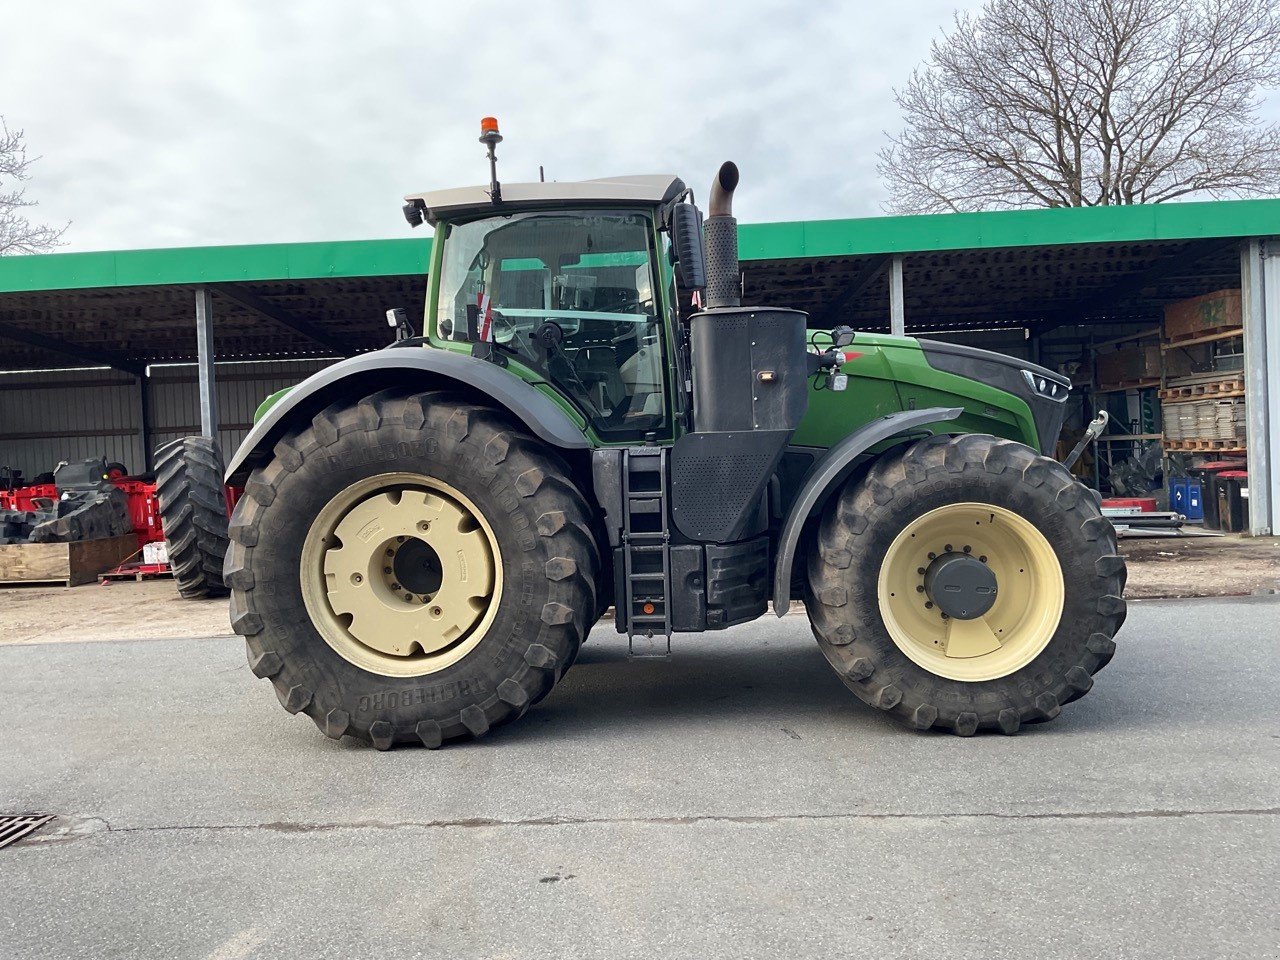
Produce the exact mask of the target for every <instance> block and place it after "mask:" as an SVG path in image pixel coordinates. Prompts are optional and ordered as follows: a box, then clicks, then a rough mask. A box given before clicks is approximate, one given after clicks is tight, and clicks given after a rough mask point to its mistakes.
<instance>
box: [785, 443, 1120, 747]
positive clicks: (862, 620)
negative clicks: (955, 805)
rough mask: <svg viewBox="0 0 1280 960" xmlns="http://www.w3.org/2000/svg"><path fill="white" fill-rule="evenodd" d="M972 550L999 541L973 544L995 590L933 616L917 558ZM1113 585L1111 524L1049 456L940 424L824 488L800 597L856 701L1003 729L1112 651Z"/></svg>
mask: <svg viewBox="0 0 1280 960" xmlns="http://www.w3.org/2000/svg"><path fill="white" fill-rule="evenodd" d="M917 531H918V534H917ZM930 531H934V533H931V532H930ZM952 531H954V533H952ZM966 531H974V532H973V533H972V534H971V535H970V534H967V533H966ZM967 539H972V540H973V543H974V544H979V543H986V544H988V546H986V547H982V548H978V549H973V550H972V551H971V550H970V545H969V544H968V543H962V542H961V541H962V540H967ZM934 540H939V541H942V540H951V541H954V542H952V543H941V542H940V543H937V544H935V543H934ZM992 544H993V545H994V546H991V545H992ZM983 550H985V551H990V552H992V553H993V554H994V553H995V552H996V551H997V550H998V551H1003V552H1005V557H1004V562H1003V563H1002V564H1001V563H1000V560H999V559H998V558H997V557H996V556H994V555H993V556H992V557H991V558H987V557H986V556H982V564H983V566H984V567H990V568H991V569H995V568H996V567H997V565H1001V567H1002V568H1001V571H1000V572H1001V582H1000V583H999V585H998V588H997V590H996V592H995V593H993V594H992V596H995V597H997V599H996V600H994V601H993V605H992V606H991V607H990V610H989V612H988V614H987V615H985V616H980V617H973V616H972V611H968V610H966V611H963V612H964V613H965V614H969V617H968V618H966V617H963V616H959V617H957V616H951V617H944V616H943V615H942V613H941V606H942V604H941V603H938V604H935V603H934V602H933V600H934V599H935V594H934V593H930V592H928V591H927V590H926V588H925V587H924V584H923V580H924V577H923V573H924V572H929V571H930V570H931V568H932V567H933V563H932V561H934V560H935V559H936V558H939V557H940V558H942V559H947V558H948V557H951V556H953V555H954V556H958V557H968V556H977V555H978V554H979V552H980V551H983ZM951 551H954V554H952V553H951ZM961 551H963V552H961ZM917 554H919V556H918V557H917ZM1010 555H1011V556H1010ZM988 559H989V560H990V563H989V564H988ZM1010 561H1012V562H1010ZM963 562H964V563H968V564H969V565H970V566H971V567H972V561H970V560H968V559H966V560H964V561H963ZM983 573H984V571H983V570H982V569H979V570H978V575H979V578H980V577H981V576H982V575H983ZM930 583H931V584H936V583H937V581H936V580H932V581H930ZM1124 584H1125V565H1124V560H1123V558H1121V557H1120V556H1119V555H1118V554H1117V551H1116V538H1115V531H1114V530H1113V529H1112V527H1111V524H1110V522H1109V521H1108V520H1107V519H1106V518H1105V517H1103V516H1102V514H1101V511H1100V509H1099V502H1098V500H1097V498H1096V495H1095V494H1094V493H1093V492H1092V491H1090V490H1089V489H1088V488H1087V487H1085V486H1084V485H1082V484H1080V483H1078V482H1077V481H1076V480H1075V478H1074V477H1072V476H1071V474H1070V473H1068V472H1067V471H1066V469H1064V468H1063V467H1062V465H1061V464H1059V463H1057V462H1055V461H1053V460H1050V459H1048V458H1047V457H1042V456H1039V455H1037V454H1036V453H1035V451H1033V450H1032V449H1030V448H1029V447H1026V446H1024V445H1023V444H1020V443H1014V442H1012V441H1008V440H1001V439H997V438H995V437H990V436H985V435H966V436H961V437H956V438H950V437H945V436H942V437H933V438H930V439H928V440H923V441H921V442H919V443H916V444H913V445H911V446H909V447H906V448H905V449H901V450H898V451H897V452H891V453H889V454H886V455H885V456H883V457H882V458H881V459H880V460H879V461H878V462H876V463H875V464H874V465H873V466H872V467H871V469H870V470H869V471H868V473H867V474H866V476H865V477H864V478H862V479H861V480H860V481H856V482H852V483H850V484H849V485H848V486H846V488H845V489H844V490H843V491H841V493H840V494H839V495H838V496H836V497H835V498H834V499H833V501H832V502H831V504H830V505H829V506H828V508H827V509H826V511H825V513H824V515H823V517H822V520H821V523H820V525H819V528H818V533H817V538H816V542H815V543H813V545H812V547H811V549H810V552H809V561H808V590H807V593H806V606H807V608H808V612H809V618H810V621H811V623H812V625H813V631H814V635H815V636H816V637H817V639H818V643H819V646H820V647H821V648H822V652H823V654H824V655H825V656H826V657H827V660H828V661H829V662H830V663H831V665H832V667H833V668H835V670H836V672H837V674H839V675H840V678H841V679H842V680H843V681H844V683H845V685H846V686H847V687H849V689H850V690H852V691H853V692H854V693H855V694H856V695H857V696H858V697H859V698H860V699H861V700H863V701H864V702H866V703H868V704H871V705H872V706H875V707H877V708H878V709H880V710H883V711H885V712H887V713H889V714H890V715H891V716H893V717H895V718H896V719H898V720H900V721H902V722H904V723H907V724H909V725H911V726H913V727H916V728H917V729H928V728H930V727H938V728H940V729H943V730H947V731H949V732H951V733H955V734H959V735H961V736H969V735H971V734H973V733H975V732H976V731H978V730H1000V731H1002V732H1004V733H1006V734H1012V733H1016V732H1017V730H1018V729H1019V727H1021V725H1022V724H1024V723H1034V722H1039V721H1044V720H1051V719H1053V718H1054V717H1056V716H1057V715H1058V713H1059V711H1060V709H1061V706H1062V705H1063V704H1066V703H1070V702H1071V701H1073V700H1076V699H1078V698H1079V697H1081V696H1083V695H1084V694H1085V693H1086V692H1087V691H1088V690H1089V689H1090V687H1091V686H1092V685H1093V675H1094V674H1095V673H1097V672H1098V671H1099V670H1101V669H1102V668H1103V667H1104V666H1106V664H1107V662H1108V661H1110V659H1111V657H1112V655H1113V653H1114V652H1115V642H1114V637H1115V634H1116V631H1117V630H1119V628H1120V625H1121V624H1122V623H1123V622H1124V618H1125V602H1124V600H1123V599H1122V594H1123V591H1124ZM935 589H936V587H935ZM926 604H928V606H927V608H926ZM999 604H1004V605H1005V606H1003V607H1001V606H999ZM935 621H936V622H935ZM988 624H989V625H988ZM950 631H954V632H950ZM953 637H954V638H955V639H954V641H953V639H952V638H953ZM953 642H954V643H955V645H956V649H955V650H954V651H953V650H951V649H950V647H951V644H952V643H953Z"/></svg>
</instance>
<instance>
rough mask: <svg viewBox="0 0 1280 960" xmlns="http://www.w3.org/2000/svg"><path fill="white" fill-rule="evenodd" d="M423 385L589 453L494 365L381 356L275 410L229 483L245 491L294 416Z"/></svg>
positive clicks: (337, 367)
mask: <svg viewBox="0 0 1280 960" xmlns="http://www.w3.org/2000/svg"><path fill="white" fill-rule="evenodd" d="M401 382H402V383H406V384H408V385H413V384H418V383H420V384H421V385H422V386H423V388H424V389H425V388H427V387H430V386H456V387H459V388H461V389H465V390H467V391H468V392H470V393H473V394H474V393H476V392H477V391H478V392H480V393H482V394H484V395H485V396H486V397H488V398H490V399H491V400H492V401H493V402H494V403H495V404H496V405H498V406H501V407H503V408H505V409H506V410H508V411H509V412H510V413H511V414H513V415H514V416H515V417H516V419H518V420H519V421H520V422H521V423H523V424H524V425H525V426H526V427H528V428H529V430H531V431H532V432H533V433H534V434H536V435H537V436H538V437H540V438H541V439H543V440H545V441H546V442H547V443H549V444H551V445H552V446H554V447H559V448H560V449H563V450H585V449H589V448H590V447H591V443H590V441H589V440H588V439H587V437H586V436H585V435H584V434H583V432H582V430H581V428H580V427H579V426H578V425H577V424H576V423H574V422H573V420H572V419H570V417H569V415H568V414H567V413H565V412H564V410H563V409H561V408H560V407H559V406H557V405H556V403H555V402H554V401H553V400H551V399H550V398H549V397H547V396H546V395H545V394H544V393H542V392H541V391H540V390H538V389H537V388H536V387H533V386H531V385H530V384H528V383H526V382H525V381H524V380H521V379H520V378H519V377H517V376H516V375H515V374H512V373H508V372H506V371H505V370H503V369H502V368H501V367H499V366H497V365H496V364H493V363H489V362H488V361H486V360H478V359H476V358H475V357H471V356H468V355H467V354H462V353H454V352H452V351H449V350H431V349H427V348H420V349H417V348H408V349H400V350H377V351H375V352H373V353H364V354H361V355H360V356H358V357H351V358H349V359H347V360H342V361H340V362H338V363H335V364H334V365H333V366H331V367H326V368H325V369H323V370H321V371H320V372H318V373H315V374H313V375H312V376H310V377H308V378H307V379H306V380H303V381H302V382H301V383H300V384H298V385H297V386H296V387H294V388H293V389H292V390H290V391H289V392H288V393H286V394H285V395H284V396H283V397H282V398H281V399H280V400H278V401H277V402H276V403H274V404H272V406H271V407H270V409H268V410H267V412H266V413H265V414H263V416H262V418H261V419H260V420H258V422H257V423H255V424H254V425H253V429H252V430H250V431H249V435H248V436H246V437H245V438H244V442H243V443H241V444H240V448H239V449H238V450H236V454H235V456H234V457H232V458H231V462H230V463H229V464H228V465H227V483H229V484H233V485H236V486H241V485H243V483H244V481H245V479H246V478H247V477H248V475H249V472H250V471H251V470H252V469H253V468H254V467H255V466H257V465H258V464H259V463H260V462H261V461H263V460H265V459H266V457H267V456H268V455H269V454H270V452H271V450H272V448H273V447H274V446H275V444H276V441H277V440H279V439H280V437H281V436H282V435H283V434H284V432H285V429H286V427H287V425H288V424H289V423H290V422H291V421H292V419H293V418H294V417H295V416H305V417H306V418H307V420H308V421H310V419H311V417H312V416H314V415H315V413H317V412H318V411H319V409H320V408H321V407H323V406H325V405H327V404H328V403H331V402H333V401H334V400H335V399H339V398H341V397H342V396H344V395H350V394H351V393H353V392H361V391H364V390H367V391H368V392H369V393H374V392H376V391H378V390H381V389H385V388H387V387H390V386H395V385H396V384H397V383H401Z"/></svg>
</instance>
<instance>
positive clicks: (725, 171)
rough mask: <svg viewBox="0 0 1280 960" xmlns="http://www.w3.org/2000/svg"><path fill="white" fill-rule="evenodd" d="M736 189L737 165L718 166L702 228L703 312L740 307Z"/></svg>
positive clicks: (740, 285) (732, 163) (740, 289)
mask: <svg viewBox="0 0 1280 960" xmlns="http://www.w3.org/2000/svg"><path fill="white" fill-rule="evenodd" d="M737 186H738V165H737V164H736V163H734V162H733V161H732V160H729V161H726V162H725V163H723V164H721V166H720V171H719V173H717V174H716V178H715V181H714V182H713V183H712V184H711V197H710V199H709V200H708V202H707V219H706V222H705V224H704V225H703V232H704V237H705V243H706V255H707V257H706V258H707V289H706V309H708V310H715V309H717V308H719V307H738V306H741V305H742V282H741V279H740V274H739V271H738V221H737V219H736V218H735V217H734V215H733V191H734V190H735V189H736V188H737Z"/></svg>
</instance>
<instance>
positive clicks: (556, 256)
mask: <svg viewBox="0 0 1280 960" xmlns="http://www.w3.org/2000/svg"><path fill="white" fill-rule="evenodd" d="M651 179H654V180H657V179H659V178H651ZM678 184H679V181H677V180H671V181H667V183H666V184H655V193H656V190H657V189H662V190H663V191H664V192H665V190H666V189H667V187H668V186H670V187H671V188H672V189H676V185H678ZM521 186H524V185H521ZM527 186H528V187H529V188H534V189H532V190H530V192H531V193H535V194H536V193H538V192H548V191H538V190H537V189H536V188H538V187H558V186H559V185H557V184H547V185H543V184H529V185H527ZM574 186H575V187H581V186H582V185H574ZM512 192H514V191H512ZM608 192H609V191H608V189H607V188H601V189H600V190H599V193H600V194H601V195H602V196H603V195H604V194H606V193H608ZM428 196H429V195H428ZM566 202H567V203H568V204H569V206H566V207H563V208H558V209H547V208H545V202H544V203H541V204H540V203H538V202H537V201H534V202H532V203H528V204H524V203H519V204H517V203H513V204H508V203H504V204H503V205H502V209H501V211H495V210H494V208H493V204H492V203H491V202H490V201H489V199H488V197H487V196H486V197H484V200H483V203H484V206H483V208H482V210H481V211H480V212H481V213H482V214H483V215H481V216H476V215H475V214H476V211H474V210H467V211H465V213H463V214H462V218H461V219H449V220H441V221H440V222H438V223H437V226H436V248H437V249H436V258H435V259H436V268H435V269H434V270H433V272H432V275H433V279H432V284H431V289H430V293H429V302H428V304H427V310H426V316H427V331H428V335H429V338H430V342H431V343H432V345H433V346H438V347H439V346H443V347H446V348H450V347H452V348H457V347H458V346H459V345H465V349H467V350H469V351H470V352H471V353H472V354H473V355H475V356H481V357H484V358H486V359H491V360H493V361H494V362H496V363H499V364H503V365H511V366H516V367H520V368H523V369H524V370H525V371H527V374H526V375H527V376H528V377H530V378H532V379H535V380H542V381H544V382H546V383H549V384H551V385H552V386H553V387H554V388H555V389H556V391H557V392H558V393H559V394H560V395H561V396H563V397H565V398H566V399H567V400H568V401H569V402H570V403H571V404H572V405H573V406H574V407H575V408H576V409H577V411H578V412H579V413H580V414H581V416H582V417H583V419H584V420H586V422H587V423H588V424H589V425H590V427H591V429H592V430H593V432H594V433H595V434H596V435H597V436H598V437H600V439H601V440H602V441H605V442H610V441H626V440H637V439H643V438H645V437H646V436H658V437H670V435H671V411H672V399H671V397H670V395H669V384H668V383H667V380H666V377H665V376H664V370H665V369H666V366H667V360H666V357H667V355H668V352H669V349H670V348H669V342H668V337H667V323H666V320H667V317H669V316H671V315H672V314H673V312H674V306H675V305H674V302H673V301H674V294H673V287H672V279H671V278H672V273H671V265H670V263H669V261H666V260H665V258H664V257H663V256H662V252H663V251H664V250H665V248H666V247H667V246H668V244H667V241H666V239H665V236H664V235H662V233H661V226H660V224H661V219H660V218H661V211H660V208H657V207H655V206H647V207H637V206H630V207H628V206H625V205H623V204H620V203H617V202H612V203H605V204H602V205H600V206H594V207H593V206H586V205H583V206H575V205H574V204H575V202H580V201H579V198H572V199H569V200H567V201H566ZM538 206H543V207H544V208H543V209H537V207H538ZM530 207H533V209H530ZM467 214H469V216H467ZM454 216H458V214H454Z"/></svg>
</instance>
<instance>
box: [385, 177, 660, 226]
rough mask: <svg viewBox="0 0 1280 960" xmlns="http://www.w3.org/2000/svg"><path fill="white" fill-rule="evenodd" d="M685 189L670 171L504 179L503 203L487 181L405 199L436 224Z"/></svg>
mask: <svg viewBox="0 0 1280 960" xmlns="http://www.w3.org/2000/svg"><path fill="white" fill-rule="evenodd" d="M684 191H685V185H684V181H683V180H681V179H680V178H679V177H677V176H674V175H672V174H669V173H651V174H637V175H633V176H623V177H603V178H601V179H599V180H576V181H575V180H570V181H565V182H553V183H504V184H502V202H501V203H500V204H495V203H494V202H493V201H492V200H491V199H490V198H489V187H488V186H487V185H484V186H475V187H454V188H453V189H451V190H432V191H430V192H429V193H411V194H409V195H408V196H406V197H405V200H408V201H409V202H411V203H412V202H414V201H421V203H422V204H423V205H424V206H425V207H426V208H427V209H426V218H427V222H428V223H431V224H433V225H434V224H435V223H436V222H437V221H439V220H444V219H453V218H455V217H460V216H463V217H465V216H468V215H470V214H483V213H489V212H498V211H507V210H511V209H519V208H526V209H538V208H546V207H559V206H565V205H569V204H574V203H585V204H590V205H599V204H607V203H653V204H659V203H667V202H669V201H671V200H674V199H675V198H676V197H678V196H680V194H682V193H683V192H684Z"/></svg>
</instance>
